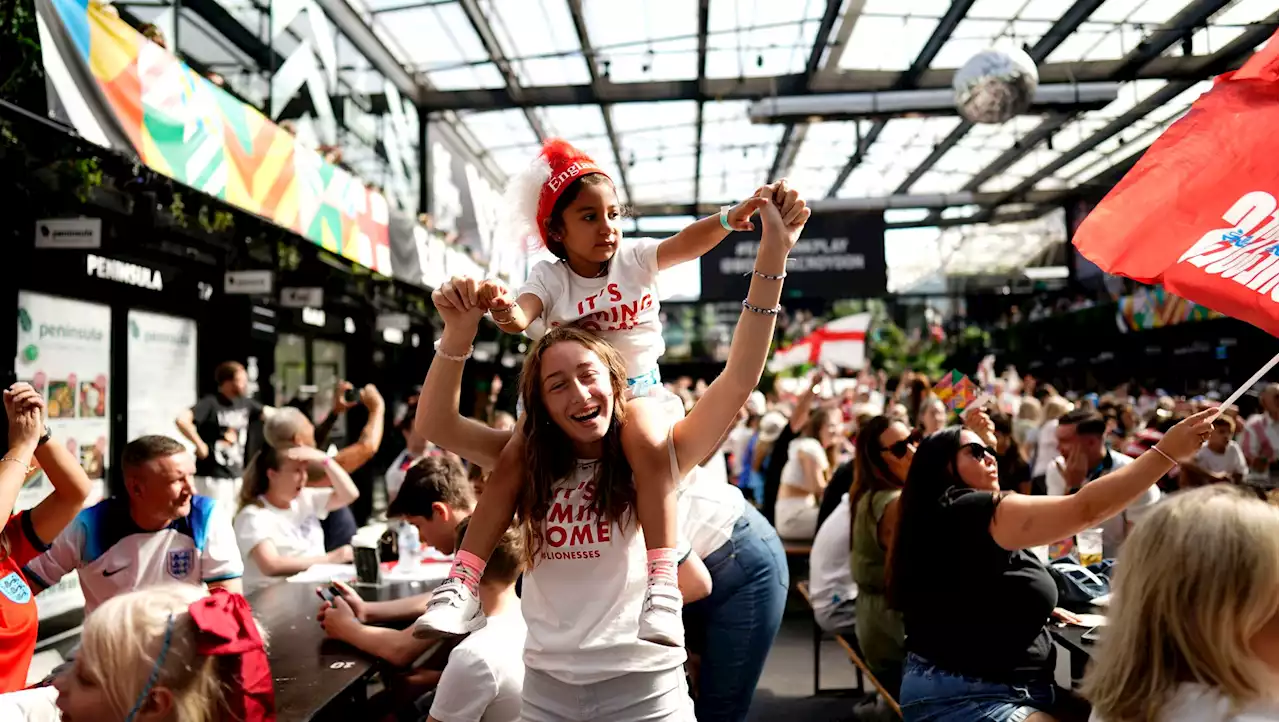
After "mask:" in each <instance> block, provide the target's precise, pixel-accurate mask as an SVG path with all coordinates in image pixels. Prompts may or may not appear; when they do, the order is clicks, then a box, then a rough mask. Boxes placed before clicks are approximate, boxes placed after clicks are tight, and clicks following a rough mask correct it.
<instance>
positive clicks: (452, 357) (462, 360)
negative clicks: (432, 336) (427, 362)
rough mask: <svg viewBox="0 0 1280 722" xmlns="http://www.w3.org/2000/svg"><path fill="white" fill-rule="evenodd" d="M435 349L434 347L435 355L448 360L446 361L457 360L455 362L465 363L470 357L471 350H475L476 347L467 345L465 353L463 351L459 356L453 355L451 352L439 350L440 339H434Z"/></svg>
mask: <svg viewBox="0 0 1280 722" xmlns="http://www.w3.org/2000/svg"><path fill="white" fill-rule="evenodd" d="M435 349H436V355H437V356H439V357H440V358H442V359H445V360H448V361H455V362H457V363H466V361H467V359H469V358H471V353H472V352H473V351H475V350H476V347H475V346H468V347H467V352H466V353H464V354H462V355H461V356H455V355H453V354H451V353H445V352H444V351H441V350H440V341H436V343H435Z"/></svg>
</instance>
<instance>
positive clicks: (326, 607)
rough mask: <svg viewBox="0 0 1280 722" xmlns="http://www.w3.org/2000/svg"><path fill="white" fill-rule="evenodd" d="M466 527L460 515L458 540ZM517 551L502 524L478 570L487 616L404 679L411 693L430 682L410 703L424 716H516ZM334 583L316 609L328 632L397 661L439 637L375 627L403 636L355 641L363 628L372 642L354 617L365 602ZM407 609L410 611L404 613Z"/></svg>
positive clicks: (516, 541) (501, 719) (520, 563)
mask: <svg viewBox="0 0 1280 722" xmlns="http://www.w3.org/2000/svg"><path fill="white" fill-rule="evenodd" d="M459 476H461V475H459ZM462 481H463V482H464V483H465V480H462ZM424 513H425V512H424ZM466 528H467V520H465V519H464V520H463V521H462V522H460V523H459V524H458V527H457V539H458V541H461V540H462V535H463V534H464V533H465V532H466ZM524 558H525V553H524V543H523V541H522V540H521V537H520V534H519V533H518V532H517V531H516V530H515V529H508V530H507V531H506V532H504V533H503V535H502V539H501V540H500V541H499V542H498V546H497V547H496V548H495V549H494V550H493V554H492V556H490V558H489V564H488V565H487V566H486V567H485V570H484V578H482V579H481V580H480V588H479V589H480V599H481V603H482V605H483V607H484V610H485V614H487V615H488V617H487V624H485V626H484V627H483V628H482V629H479V630H477V631H475V632H472V633H471V634H470V635H469V636H467V637H466V638H465V639H463V640H462V641H461V642H459V643H458V646H456V647H454V648H453V650H452V651H451V652H450V653H449V661H448V662H447V663H446V664H445V667H444V670H443V671H440V672H432V671H430V670H418V671H417V672H415V674H414V675H413V679H412V682H411V684H412V689H413V690H414V692H413V694H414V696H415V697H417V696H419V695H422V694H424V693H425V692H427V691H429V690H430V689H432V688H434V689H435V690H436V692H435V696H434V698H431V697H422V698H420V699H419V700H418V701H417V702H416V703H415V705H423V703H424V702H429V703H430V716H429V717H428V718H427V719H428V720H429V721H433V722H517V721H518V720H519V719H520V704H521V693H522V691H523V688H524V657H523V655H524V643H525V635H526V633H527V631H528V628H527V627H526V626H525V622H524V615H523V613H522V611H521V608H520V598H519V597H518V596H516V579H518V578H519V577H520V574H521V572H522V571H523V567H524ZM340 590H341V591H342V596H340V597H338V598H336V599H334V601H333V602H332V603H329V602H324V603H322V604H321V605H320V611H319V614H318V615H317V617H316V619H317V620H318V621H319V622H320V624H321V625H322V626H323V627H324V628H325V631H326V632H327V633H328V634H329V636H332V637H334V638H337V639H342V640H344V641H348V642H352V643H355V644H356V646H357V647H360V648H361V649H365V650H366V651H369V652H370V653H374V654H378V656H380V657H382V658H383V659H385V660H387V661H389V662H391V663H392V664H395V665H398V666H404V665H408V664H411V663H412V662H413V661H414V660H415V659H416V658H417V657H419V656H421V655H422V654H424V653H425V652H427V651H428V650H429V649H430V647H431V646H432V645H434V644H435V643H436V642H437V641H438V640H436V639H423V640H415V639H414V638H413V636H412V635H411V634H410V635H403V634H399V633H397V632H395V631H393V630H379V631H380V632H381V635H380V636H382V637H383V638H386V637H389V636H391V635H397V636H399V637H400V638H401V639H402V640H403V642H404V643H405V644H395V643H391V644H384V645H383V646H382V648H381V649H378V648H374V646H373V645H371V644H361V643H360V641H361V640H360V637H362V636H364V637H365V640H366V641H368V642H376V640H375V639H373V638H370V637H369V636H367V635H363V634H362V632H361V630H362V629H364V625H363V624H361V622H360V620H359V619H358V618H357V614H358V611H357V610H359V609H364V608H367V606H368V605H367V604H366V603H365V602H363V601H362V600H361V599H360V597H359V596H358V595H356V593H355V592H354V591H352V590H351V589H350V587H347V586H346V585H342V586H340ZM412 616H416V615H411V617H410V618H412ZM369 629H375V628H373V627H370V628H369ZM406 645H407V646H406ZM401 699H403V697H402V698H401ZM371 704H374V705H375V707H376V706H377V703H376V701H371ZM417 711H418V716H420V715H421V714H422V713H425V712H427V709H425V705H424V706H423V707H422V708H418V710H417ZM415 718H417V717H415Z"/></svg>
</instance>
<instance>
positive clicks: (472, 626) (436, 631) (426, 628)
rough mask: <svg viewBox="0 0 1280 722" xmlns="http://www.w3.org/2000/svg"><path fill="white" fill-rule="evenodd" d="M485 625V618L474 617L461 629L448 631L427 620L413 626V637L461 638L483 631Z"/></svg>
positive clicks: (452, 628)
mask: <svg viewBox="0 0 1280 722" xmlns="http://www.w3.org/2000/svg"><path fill="white" fill-rule="evenodd" d="M484 625H485V618H484V617H483V616H478V617H473V618H472V619H470V620H468V621H467V622H465V623H464V624H462V625H461V626H459V627H450V628H447V629H446V628H441V627H438V626H435V625H432V624H431V623H430V622H428V621H426V620H423V619H419V620H418V621H417V622H415V623H414V625H413V636H414V638H415V639H430V638H431V637H435V636H439V635H444V636H446V637H461V636H463V635H466V634H471V633H472V632H475V631H477V630H480V629H483V628H484Z"/></svg>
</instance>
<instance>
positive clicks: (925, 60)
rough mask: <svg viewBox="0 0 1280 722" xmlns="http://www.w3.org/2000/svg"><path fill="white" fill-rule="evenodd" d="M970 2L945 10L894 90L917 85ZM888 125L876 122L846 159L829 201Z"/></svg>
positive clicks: (963, 0)
mask: <svg viewBox="0 0 1280 722" xmlns="http://www.w3.org/2000/svg"><path fill="white" fill-rule="evenodd" d="M973 3H974V0H954V1H953V2H952V3H951V7H949V8H947V12H946V14H945V15H943V16H942V19H941V20H939V21H938V24H937V26H936V27H934V29H933V34H932V35H930V36H929V40H928V41H927V42H925V44H924V47H923V48H921V49H920V53H919V54H918V55H916V59H915V60H913V61H912V62H911V66H910V67H908V68H907V69H906V70H905V71H904V72H903V73H902V74H901V75H900V76H899V77H898V79H897V80H896V81H895V82H894V84H893V89H894V90H909V89H911V88H914V87H917V86H918V84H919V82H920V79H921V78H922V77H923V76H924V73H925V71H926V70H928V68H929V64H930V63H932V62H933V59H934V58H935V57H937V55H938V51H939V50H942V46H943V45H946V43H947V40H948V39H949V38H950V37H951V34H952V33H954V32H955V30H956V27H957V26H958V25H960V21H961V20H964V16H965V15H966V14H968V12H969V8H970V7H972V6H973ZM888 122H889V121H887V120H877V121H875V122H874V123H872V124H871V127H870V128H869V129H868V130H867V133H866V135H865V136H863V138H862V141H863V142H861V143H859V144H858V147H856V148H854V150H853V155H851V156H849V160H848V161H846V162H845V164H844V167H843V168H841V169H840V172H839V173H838V174H837V175H836V181H835V183H832V184H831V188H830V190H828V191H827V197H828V198H835V196H836V193H838V192H839V191H840V188H841V187H842V186H844V184H845V182H846V181H848V180H849V176H850V174H852V173H853V169H854V168H857V167H858V164H859V163H861V162H862V158H863V156H865V155H866V153H867V149H868V148H870V147H871V145H872V144H873V143H875V141H876V139H877V138H879V137H880V133H881V132H882V131H883V130H884V126H885V125H886V124H888ZM961 125H963V123H962V124H961ZM935 150H936V149H935ZM899 192H902V190H901V189H899Z"/></svg>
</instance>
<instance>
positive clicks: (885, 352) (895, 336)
mask: <svg viewBox="0 0 1280 722" xmlns="http://www.w3.org/2000/svg"><path fill="white" fill-rule="evenodd" d="M946 361H947V352H946V350H945V349H944V348H943V347H942V346H941V344H938V343H937V342H935V341H934V340H933V339H932V338H930V337H929V336H928V335H927V334H921V335H920V338H918V339H913V338H911V337H910V336H908V335H907V333H906V332H905V331H903V330H902V329H901V328H899V327H898V325H897V324H895V323H893V322H892V321H888V320H883V321H882V322H881V323H879V324H877V326H876V328H875V331H874V332H873V333H872V335H871V365H872V366H873V367H874V368H877V369H883V370H884V372H885V373H887V374H889V375H890V376H894V375H897V374H900V373H902V372H903V371H905V370H907V369H911V370H913V371H921V372H924V373H926V374H928V375H929V377H930V378H936V377H938V376H940V375H941V374H942V371H943V364H945V363H946Z"/></svg>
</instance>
